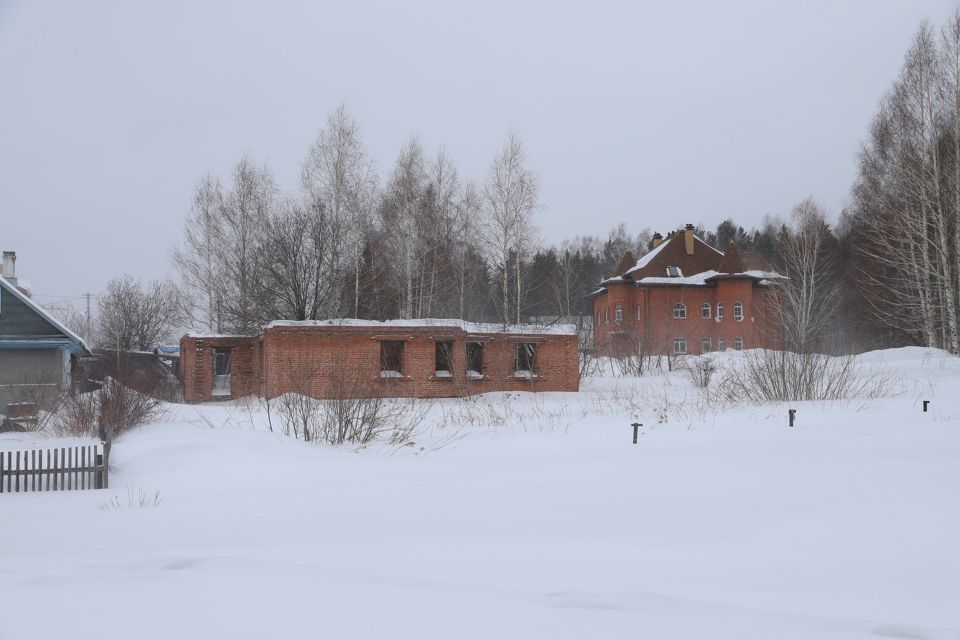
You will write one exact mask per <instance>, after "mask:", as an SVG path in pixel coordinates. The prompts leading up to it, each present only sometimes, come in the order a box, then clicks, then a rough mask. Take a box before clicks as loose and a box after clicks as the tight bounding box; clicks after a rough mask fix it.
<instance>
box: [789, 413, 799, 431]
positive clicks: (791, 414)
mask: <svg viewBox="0 0 960 640" xmlns="http://www.w3.org/2000/svg"><path fill="white" fill-rule="evenodd" d="M789 415H790V426H791V427H792V426H793V421H794V419H796V417H797V410H796V409H790V410H789Z"/></svg>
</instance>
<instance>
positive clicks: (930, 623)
mask: <svg viewBox="0 0 960 640" xmlns="http://www.w3.org/2000/svg"><path fill="white" fill-rule="evenodd" d="M712 357H713V358H715V359H716V360H717V361H719V362H720V364H721V365H722V366H723V367H728V366H733V365H734V364H735V363H736V362H737V359H739V358H743V357H745V355H744V352H727V353H724V354H713V356H712ZM858 361H859V362H860V363H861V365H862V366H863V367H864V372H865V373H866V374H868V375H871V376H887V377H889V378H890V381H891V385H890V388H891V390H892V391H891V393H889V394H888V395H887V396H886V397H882V398H878V399H858V400H849V401H842V402H830V403H820V402H804V403H791V404H789V405H788V404H765V405H740V406H733V407H730V406H720V405H717V404H711V403H710V402H708V401H707V400H706V398H705V397H704V396H703V395H702V394H701V392H700V391H699V390H697V389H695V388H694V387H693V386H692V385H691V383H690V382H689V381H688V380H687V378H686V376H685V375H684V374H683V373H681V372H673V373H664V374H659V375H650V376H645V377H643V378H621V377H593V378H588V379H585V380H584V381H583V384H582V391H581V392H580V393H544V394H529V393H494V394H486V395H484V396H479V397H476V398H474V399H470V400H462V399H461V400H456V399H451V400H442V401H435V402H431V403H426V404H425V405H424V406H426V407H428V414H427V416H428V417H427V422H426V423H425V424H424V426H423V428H422V430H421V432H420V433H418V434H417V435H416V436H415V437H414V440H415V444H414V445H413V446H397V445H388V444H386V443H384V444H379V445H374V446H370V447H367V448H347V447H344V448H332V447H327V446H321V445H316V444H312V443H311V444H308V443H303V442H300V441H296V440H293V439H291V438H288V437H285V436H283V435H280V434H276V433H270V432H269V431H267V427H266V420H265V414H264V411H263V408H262V406H261V405H259V404H246V403H240V402H230V403H225V404H217V405H194V406H172V407H171V408H170V411H169V413H168V415H167V417H166V418H165V419H164V420H163V421H162V422H161V423H157V424H152V425H148V426H145V427H141V428H139V429H137V430H135V431H133V432H130V433H127V434H124V435H123V436H121V437H120V438H118V439H117V440H116V441H115V443H114V447H113V458H112V462H113V464H112V468H113V470H112V474H111V489H109V490H104V491H78V492H70V493H66V492H65V493H37V494H31V493H27V494H13V495H10V494H3V495H0V509H2V514H3V524H4V527H3V544H2V545H0V572H2V579H0V638H2V639H4V640H7V639H13V638H31V637H55V636H61V635H62V636H64V637H71V638H101V639H102V638H142V639H148V640H149V639H153V638H158V639H159V638H163V639H166V638H171V637H181V638H231V639H241V640H242V639H248V638H249V639H258V640H260V639H263V638H277V637H286V636H291V637H330V638H384V637H389V638H443V639H449V638H458V639H460V638H468V639H472V638H483V639H489V638H605V639H606V638H658V639H659V638H669V639H676V638H679V639H697V640H700V639H703V638H711V639H713V638H737V639H757V640H770V639H776V640H795V639H797V640H798V639H809V638H818V639H819V638H826V639H834V640H836V639H853V638H863V639H867V638H872V639H874V640H875V639H876V638H926V639H947V638H953V639H956V638H958V637H960V607H958V606H957V603H958V602H960V577H958V576H960V491H958V487H960V465H958V464H957V460H958V458H960V395H958V394H957V389H958V388H960V359H958V358H956V357H952V356H949V355H946V354H945V353H943V352H940V351H936V350H932V349H920V348H910V349H898V350H891V351H884V352H874V353H870V354H866V355H864V356H861V357H860V358H859V359H858ZM922 400H930V401H931V404H930V409H929V412H927V413H923V412H922V410H921V401H922ZM788 408H794V409H797V422H796V425H797V426H796V427H794V428H792V429H791V428H789V427H787V426H786V422H787V420H786V415H787V409H788ZM273 419H274V423H275V424H276V421H277V416H276V414H274V417H273ZM634 421H639V422H642V423H643V424H644V425H645V426H644V427H643V428H642V430H641V433H642V435H641V436H640V442H639V444H637V445H632V444H631V438H632V429H631V428H630V423H631V422H634ZM60 443H61V441H60V440H55V439H46V438H39V437H38V436H36V435H35V434H24V433H17V434H0V449H27V448H30V447H32V446H55V445H60ZM128 490H129V491H130V492H131V494H132V495H133V496H134V497H135V496H136V495H138V494H139V493H140V492H141V491H142V492H143V493H144V494H146V495H148V496H150V495H153V493H154V492H155V491H157V490H159V491H160V493H161V495H162V502H161V503H160V504H159V506H156V507H144V508H121V509H119V510H116V509H112V510H109V509H108V510H103V509H101V508H100V505H101V504H105V503H107V501H109V500H111V499H112V498H113V497H116V498H117V502H118V503H119V504H120V505H122V506H124V507H125V506H127V505H128V501H129V498H128Z"/></svg>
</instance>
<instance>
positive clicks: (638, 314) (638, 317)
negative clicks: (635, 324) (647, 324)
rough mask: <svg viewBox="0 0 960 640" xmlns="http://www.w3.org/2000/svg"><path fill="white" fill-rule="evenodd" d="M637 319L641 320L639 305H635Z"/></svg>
mask: <svg viewBox="0 0 960 640" xmlns="http://www.w3.org/2000/svg"><path fill="white" fill-rule="evenodd" d="M637 320H641V318H640V305H637Z"/></svg>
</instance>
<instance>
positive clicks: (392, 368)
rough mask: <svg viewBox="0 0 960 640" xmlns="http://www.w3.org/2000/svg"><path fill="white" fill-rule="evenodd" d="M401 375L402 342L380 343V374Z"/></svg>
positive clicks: (388, 341) (385, 341)
mask: <svg viewBox="0 0 960 640" xmlns="http://www.w3.org/2000/svg"><path fill="white" fill-rule="evenodd" d="M385 373H386V374H390V373H394V374H397V375H400V374H402V373H403V341H402V340H384V341H383V342H381V343H380V374H381V375H383V374H385Z"/></svg>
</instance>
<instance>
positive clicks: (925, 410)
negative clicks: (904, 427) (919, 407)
mask: <svg viewBox="0 0 960 640" xmlns="http://www.w3.org/2000/svg"><path fill="white" fill-rule="evenodd" d="M928 404H930V401H929V400H924V401H923V412H924V413H926V412H927V405H928Z"/></svg>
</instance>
